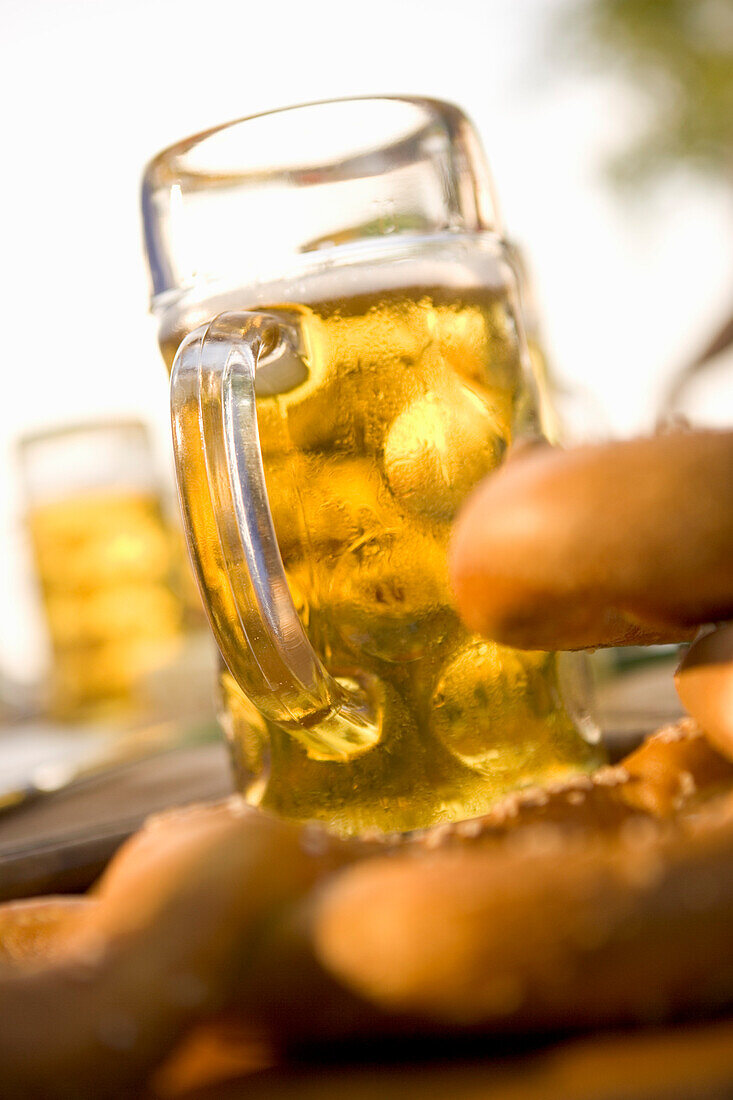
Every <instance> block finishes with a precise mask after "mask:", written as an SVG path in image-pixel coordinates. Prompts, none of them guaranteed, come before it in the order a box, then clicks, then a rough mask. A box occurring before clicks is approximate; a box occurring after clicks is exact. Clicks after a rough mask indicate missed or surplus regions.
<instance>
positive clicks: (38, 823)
mask: <svg viewBox="0 0 733 1100" xmlns="http://www.w3.org/2000/svg"><path fill="white" fill-rule="evenodd" d="M673 667H674V659H669V658H667V659H662V660H658V661H651V662H649V663H641V664H638V665H632V666H631V667H630V668H629V669H628V670H626V671H623V672H621V673H618V674H614V675H611V676H607V677H606V679H605V681H604V682H603V683H601V685H600V687H599V690H598V693H597V694H598V709H599V716H600V721H601V727H602V728H603V730H604V731H605V736H606V738H607V741H608V745H609V750H610V753H611V755H612V757H618V756H620V755H622V754H623V752H624V751H626V749H627V748H629V747H631V746H633V745H634V744H635V743H636V742H638V740H640V739H641V737H642V736H643V735H644V734H645V733H648V732H650V731H651V730H654V729H656V728H658V727H659V726H661V725H663V724H664V723H665V722H669V721H674V720H675V718H677V717H679V715H680V714H681V710H680V704H679V701H678V700H677V697H676V695H675V692H674V686H673V681H672V675H671V672H672V669H673ZM0 736H2V734H1V733H0ZM23 736H24V733H23V728H22V727H15V729H13V730H8V731H5V737H6V745H7V744H9V739H11V738H13V739H14V743H15V744H16V746H17V741H18V739H19V738H22V737H23ZM70 736H71V735H70ZM77 740H78V736H77ZM8 755H9V756H10V755H11V754H10V753H9V754H8ZM15 756H16V757H17V752H16V753H15ZM0 760H2V757H1V756H0ZM232 790H233V787H232V779H231V774H230V770H229V760H228V755H227V750H226V746H225V744H224V741H223V739H222V738H220V737H218V736H215V737H214V739H211V737H210V738H209V739H208V740H205V741H204V742H203V743H199V744H190V743H189V742H188V741H186V742H184V743H183V744H182V745H181V746H180V747H178V748H174V749H172V750H171V749H169V750H168V751H165V752H156V753H155V754H153V755H151V756H149V757H147V758H142V759H138V760H135V761H133V762H131V763H129V764H127V765H126V766H125V767H117V768H115V770H114V771H111V772H110V773H109V774H106V775H105V774H102V775H99V776H97V777H95V778H94V780H93V781H86V782H85V783H83V784H79V785H73V786H71V787H69V788H67V789H65V790H61V791H58V792H57V793H55V794H52V795H48V796H44V797H42V798H39V799H37V800H36V801H34V802H31V803H29V804H28V805H26V806H21V807H19V808H17V809H15V810H13V811H11V812H6V813H3V814H0V901H2V900H8V899H10V898H13V897H29V896H32V895H34V894H43V893H60V892H70V891H79V890H84V889H86V888H87V887H88V886H89V885H90V884H91V882H92V881H93V880H94V879H95V878H96V877H97V876H98V874H99V873H100V872H101V870H102V869H103V867H104V865H105V864H106V863H107V861H108V860H109V859H110V857H111V856H112V854H113V853H114V851H115V850H116V849H117V847H119V845H120V844H121V843H122V841H123V840H124V839H125V838H126V837H128V836H129V835H130V834H131V833H133V832H134V831H135V830H136V829H137V828H139V826H140V825H141V824H142V822H143V821H144V820H145V818H146V817H148V816H149V815H150V814H152V813H157V812H159V811H160V810H164V809H166V808H168V807H172V806H181V805H184V804H185V803H187V802H198V801H208V800H210V799H215V798H222V797H225V796H226V795H227V794H229V793H231V792H232Z"/></svg>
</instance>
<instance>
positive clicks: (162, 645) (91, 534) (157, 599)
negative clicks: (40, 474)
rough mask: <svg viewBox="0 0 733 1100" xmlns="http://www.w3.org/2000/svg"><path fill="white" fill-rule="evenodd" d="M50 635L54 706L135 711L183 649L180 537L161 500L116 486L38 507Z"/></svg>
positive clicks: (35, 523)
mask: <svg viewBox="0 0 733 1100" xmlns="http://www.w3.org/2000/svg"><path fill="white" fill-rule="evenodd" d="M27 522H28V527H29V532H30V538H31V542H32V545H33V550H34V554H35V559H36V566H37V573H38V580H39V585H40V589H41V596H42V600H43V605H44V611H45V617H46V621H47V625H48V629H49V635H50V642H51V650H52V658H53V661H52V670H51V709H52V710H53V712H54V713H55V714H56V715H57V716H58V717H61V718H69V717H83V716H86V715H89V716H92V715H93V716H95V717H98V716H100V715H101V714H107V713H113V712H118V711H120V710H122V711H125V712H127V711H129V710H130V709H133V708H134V707H135V706H136V704H137V703H139V699H137V697H136V692H137V688H138V687H139V685H140V682H141V680H142V678H143V677H144V676H145V675H146V674H147V673H148V672H150V671H151V670H152V669H154V668H156V667H157V666H159V665H161V664H163V663H165V661H166V660H170V659H171V657H172V656H173V654H174V653H175V651H176V649H177V647H178V645H179V644H180V634H181V626H182V604H181V600H180V597H179V595H178V592H177V590H176V588H175V585H176V577H175V575H174V570H175V566H176V561H175V556H174V553H175V548H174V543H173V536H172V532H171V530H170V528H169V526H168V525H167V523H166V521H165V519H164V517H163V514H162V512H161V508H160V503H159V501H158V498H157V496H156V495H155V494H154V493H152V492H145V491H142V490H127V489H122V488H115V487H112V486H110V487H107V488H104V489H101V488H99V489H93V490H87V491H76V492H72V493H69V494H64V495H63V496H61V497H60V498H58V499H51V500H48V501H43V502H38V503H36V504H34V505H33V506H32V507H31V508H30V510H29V513H28V517H27Z"/></svg>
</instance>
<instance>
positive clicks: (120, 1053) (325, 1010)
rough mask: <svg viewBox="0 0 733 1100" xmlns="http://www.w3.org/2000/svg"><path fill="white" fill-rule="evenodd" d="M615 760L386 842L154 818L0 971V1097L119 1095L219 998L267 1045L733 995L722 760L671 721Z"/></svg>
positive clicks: (683, 1004) (591, 1018) (732, 907)
mask: <svg viewBox="0 0 733 1100" xmlns="http://www.w3.org/2000/svg"><path fill="white" fill-rule="evenodd" d="M628 765H629V766H628V768H627V767H624V766H620V767H618V768H614V769H603V770H601V772H599V773H598V774H597V775H596V776H595V777H594V778H593V779H579V780H575V781H573V782H571V783H568V784H566V785H564V786H562V787H561V786H558V787H556V788H554V789H550V790H549V791H540V790H532V791H527V792H525V793H523V794H520V795H518V796H515V797H514V798H512V799H508V800H507V801H506V802H505V803H504V804H502V805H501V806H499V807H497V808H496V810H495V811H494V812H493V813H492V814H490V815H488V816H487V818H486V819H484V820H482V821H478V822H467V823H463V824H460V825H455V826H452V827H450V828H446V829H443V830H439V831H430V832H427V833H425V834H422V835H421V836H418V837H415V838H407V839H404V840H402V841H399V842H394V843H387V842H383V843H379V842H374V843H369V844H358V843H356V844H354V843H344V842H342V841H338V840H335V839H334V838H332V837H330V836H329V835H328V834H326V833H325V832H324V831H323V830H322V829H320V828H316V829H313V828H309V827H306V828H305V829H303V828H298V827H296V826H292V825H287V824H284V823H282V822H278V821H275V820H272V819H270V818H268V817H266V816H265V815H262V814H259V813H256V812H254V811H251V810H248V809H247V808H246V807H244V804H243V803H242V802H241V800H239V799H233V800H231V801H230V802H229V803H226V804H223V805H220V806H217V807H194V808H191V809H189V810H187V811H175V812H172V813H170V814H166V815H162V816H161V817H159V818H157V819H154V820H153V821H152V822H151V823H150V824H149V825H148V826H147V827H146V828H145V829H144V830H143V831H142V832H141V833H140V834H138V836H137V837H135V838H133V840H132V841H130V842H129V843H128V844H127V845H126V846H125V848H124V849H123V850H122V851H121V852H120V854H119V856H118V857H117V858H116V859H115V860H114V861H113V863H112V865H111V866H110V868H109V871H108V872H107V874H106V875H105V877H104V879H103V880H102V882H101V883H100V885H99V888H98V890H97V891H96V895H95V898H94V900H93V902H92V903H91V904H90V905H88V906H87V907H86V908H85V909H84V911H83V912H82V911H81V910H80V912H79V915H78V917H77V918H76V919H74V920H72V921H70V922H69V923H68V924H67V928H66V934H65V936H64V937H63V938H59V939H57V940H56V942H55V944H54V947H53V950H52V951H51V953H50V955H49V957H47V958H46V959H43V958H41V959H38V960H37V961H36V962H35V963H34V964H32V965H31V964H29V963H28V962H23V963H22V964H20V965H18V964H16V965H13V964H12V963H9V964H6V966H5V967H4V968H0V1018H2V1020H3V1027H2V1028H0V1066H2V1073H3V1095H4V1096H8V1097H11V1096H18V1097H32V1096H34V1095H38V1096H56V1095H58V1096H74V1095H77V1096H94V1097H102V1096H104V1095H108V1094H109V1095H116V1094H117V1091H118V1089H120V1088H121V1087H122V1086H130V1087H133V1086H134V1087H136V1088H137V1087H138V1086H139V1084H140V1082H142V1081H143V1080H144V1079H145V1078H146V1076H147V1075H148V1073H149V1071H150V1070H151V1068H152V1067H154V1066H155V1065H157V1064H158V1063H159V1062H160V1060H161V1058H162V1057H163V1055H164V1054H165V1052H166V1051H168V1050H170V1049H171V1048H172V1047H173V1046H174V1045H175V1043H176V1042H177V1041H178V1039H179V1038H180V1036H182V1035H183V1034H184V1033H185V1031H186V1029H187V1028H188V1027H190V1026H191V1024H193V1023H195V1022H196V1021H197V1020H201V1019H206V1018H207V1017H209V1016H210V1015H211V1013H212V1012H214V1011H218V1010H219V1009H220V1008H222V1007H223V1006H227V1005H228V1006H229V1009H228V1011H229V1012H230V1013H234V1018H235V1019H236V1020H238V1021H239V1023H240V1025H241V1026H243V1027H245V1028H246V1032H247V1034H249V1035H256V1034H261V1033H265V1034H269V1035H270V1037H271V1038H272V1039H274V1040H276V1041H277V1040H279V1041H288V1042H292V1041H307V1040H309V1039H313V1038H319V1039H324V1038H328V1037H332V1036H334V1035H344V1034H346V1035H352V1036H353V1035H362V1036H364V1035H368V1034H372V1035H378V1034H385V1033H387V1034H388V1033H393V1034H399V1033H401V1032H404V1031H408V1032H414V1031H415V1030H417V1031H422V1032H424V1033H430V1032H431V1031H435V1030H439V1031H443V1030H445V1029H446V1028H447V1029H449V1030H450V1029H458V1030H461V1029H466V1028H469V1029H476V1028H478V1029H481V1030H489V1031H496V1030H497V1029H501V1028H513V1029H526V1028H529V1027H532V1028H548V1027H555V1026H558V1025H563V1026H570V1027H578V1026H587V1025H588V1024H591V1023H602V1022H612V1021H613V1022H618V1021H620V1020H624V1021H628V1020H631V1019H637V1018H639V1017H645V1018H651V1017H662V1016H665V1015H667V1014H669V1013H671V1012H677V1011H680V1012H681V1011H686V1012H692V1011H703V1010H705V1009H708V1008H710V1007H712V1006H715V1005H716V1004H717V1003H718V1001H719V1000H725V999H726V998H730V997H731V995H733V971H732V969H731V951H732V950H733V948H731V944H730V937H729V936H728V934H727V929H728V928H729V926H730V922H731V920H732V919H733V897H732V896H731V894H732V890H731V883H733V874H732V873H731V866H730V864H731V860H732V859H733V807H732V806H731V803H730V799H729V796H725V795H722V796H719V797H721V798H722V799H723V801H722V802H720V803H719V804H718V803H716V802H715V801H714V798H713V796H714V795H715V792H717V791H718V790H720V789H721V788H728V789H729V788H730V787H731V785H733V766H732V765H731V764H730V763H729V762H728V761H726V760H724V759H723V758H722V757H721V756H719V755H718V754H717V753H716V752H715V750H714V749H712V748H711V747H710V746H709V745H708V744H707V742H706V741H705V740H704V739H703V738H702V737H701V735H700V733H699V730H697V728H696V727H695V726H694V725H693V724H692V723H687V724H685V725H683V726H682V727H681V728H680V729H679V730H677V731H672V730H668V731H665V732H663V733H662V734H661V735H660V736H659V737H658V738H657V739H656V740H653V741H652V742H651V743H650V744H648V745H647V746H646V747H645V748H642V749H641V750H639V751H638V752H637V753H636V754H634V756H632V757H631V758H629V760H628ZM682 776H686V777H687V778H686V779H682V778H681V777H682ZM711 800H712V801H711ZM714 806H716V807H717V808H715V809H714V808H713V807H714ZM706 807H708V808H706ZM693 808H694V813H692V812H691V811H692V809H693ZM688 810H689V811H690V814H689V819H688V817H686V816H685V814H686V813H687V811H688ZM670 815H672V816H671V818H670ZM355 863H356V864H358V865H354V864H355ZM689 898H692V899H693V905H692V906H690V905H689V904H688V903H687V899H689ZM589 975H593V976H594V980H593V981H589ZM652 978H653V982H652V985H654V993H655V996H654V997H652V996H650V995H649V989H650V984H649V983H650V981H651V980H652ZM654 983H656V984H654Z"/></svg>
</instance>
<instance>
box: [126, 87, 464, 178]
mask: <svg viewBox="0 0 733 1100" xmlns="http://www.w3.org/2000/svg"><path fill="white" fill-rule="evenodd" d="M348 103H374V104H377V103H395V104H399V103H402V104H409V105H410V106H414V107H425V108H427V109H432V110H433V111H437V112H438V113H440V114H441V115H443V116H444V117H446V118H452V119H454V120H455V121H456V122H459V121H460V122H468V124H469V125H472V123H471V120H470V118H469V117H468V116H467V115H466V112H465V111H464V110H462V108H460V107H459V106H458V105H457V104H455V103H453V102H452V101H451V100H447V99H441V98H439V97H436V96H424V95H406V94H367V95H355V96H336V97H335V98H331V99H313V100H307V101H305V102H303V103H291V104H288V105H286V106H284V107H271V108H268V109H267V110H266V111H256V112H254V114H251V115H241V116H239V117H237V118H233V119H229V120H228V121H227V122H221V123H218V124H217V125H216V126H209V127H207V128H206V129H204V130H199V131H197V132H196V133H194V134H190V135H189V136H188V137H184V138H179V139H178V140H177V141H174V142H171V143H170V144H168V145H165V146H164V147H163V148H162V149H161V150H159V151H158V152H157V153H156V154H155V155H154V156H152V157H151V158H150V159H149V160H148V161H147V163H146V166H145V170H144V173H143V176H144V178H145V177H147V176H148V174H149V172H151V170H152V169H154V168H155V167H156V166H157V165H158V164H162V163H165V162H167V161H169V160H171V159H173V158H174V157H177V156H182V155H184V154H185V153H188V152H190V150H191V149H193V148H195V147H196V146H199V145H202V144H203V143H204V142H206V141H207V140H208V139H209V138H212V137H214V136H215V135H216V134H219V133H222V131H225V130H232V129H234V128H235V127H237V126H242V125H243V124H244V123H247V122H255V121H257V120H259V119H264V118H275V117H276V116H279V115H285V114H295V113H297V112H298V111H303V110H311V109H312V108H314V107H330V106H336V105H345V104H348Z"/></svg>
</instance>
